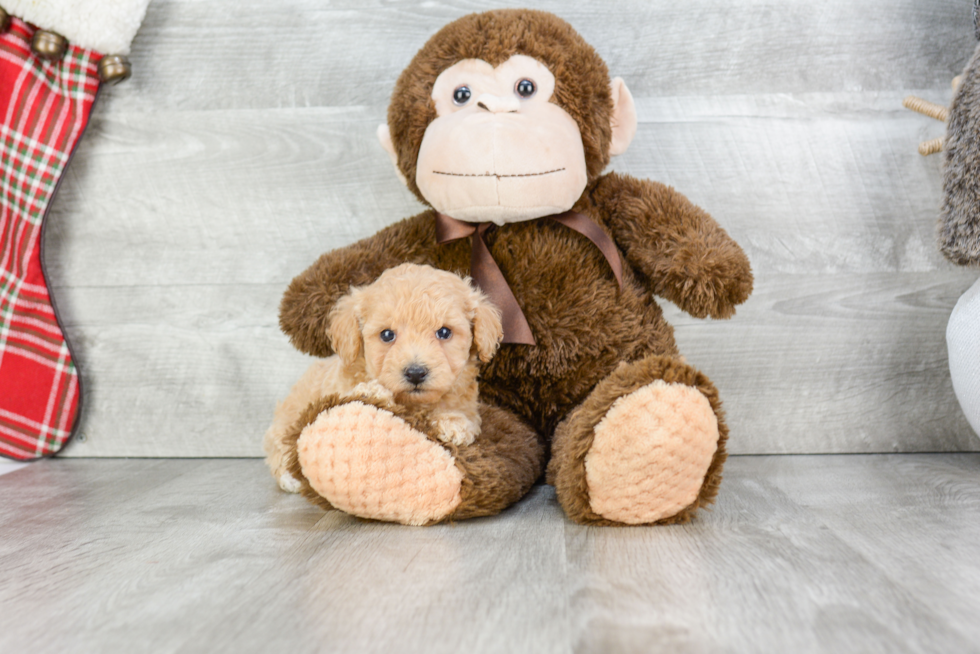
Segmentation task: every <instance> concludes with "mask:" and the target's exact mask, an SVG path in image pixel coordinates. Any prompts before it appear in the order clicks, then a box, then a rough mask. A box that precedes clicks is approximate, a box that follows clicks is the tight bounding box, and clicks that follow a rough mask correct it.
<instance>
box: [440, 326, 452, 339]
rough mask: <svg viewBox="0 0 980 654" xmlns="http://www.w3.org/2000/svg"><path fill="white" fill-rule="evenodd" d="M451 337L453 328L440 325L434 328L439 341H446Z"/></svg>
mask: <svg viewBox="0 0 980 654" xmlns="http://www.w3.org/2000/svg"><path fill="white" fill-rule="evenodd" d="M452 337H453V330H451V329H449V327H440V328H439V329H437V330H436V338H438V339H439V340H440V341H448V340H449V339H450V338H452Z"/></svg>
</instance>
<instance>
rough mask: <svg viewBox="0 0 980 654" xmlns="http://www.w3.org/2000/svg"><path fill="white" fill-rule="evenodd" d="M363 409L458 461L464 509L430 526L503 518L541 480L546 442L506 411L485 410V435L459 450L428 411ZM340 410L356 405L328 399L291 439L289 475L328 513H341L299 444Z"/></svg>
mask: <svg viewBox="0 0 980 654" xmlns="http://www.w3.org/2000/svg"><path fill="white" fill-rule="evenodd" d="M361 405H366V406H370V407H374V408H375V409H380V410H382V411H384V412H388V413H390V414H391V415H392V416H394V417H396V418H399V419H401V420H402V421H404V423H405V425H406V426H407V427H408V428H409V429H412V430H414V431H416V432H417V433H418V434H419V436H420V438H426V439H428V440H429V441H430V442H432V443H433V444H434V445H438V446H439V447H442V448H444V449H445V450H446V451H447V452H448V453H449V454H450V455H451V456H452V457H453V458H454V460H455V465H456V466H457V467H458V469H459V471H460V472H461V473H462V477H463V481H462V484H461V486H460V501H459V504H458V505H456V507H455V509H453V510H452V512H451V513H448V514H446V515H444V516H442V517H441V518H438V519H433V520H431V521H430V522H429V523H428V524H433V523H435V522H442V521H445V520H463V519H466V518H475V517H479V516H486V515H494V514H496V513H499V512H500V511H502V510H503V509H505V508H507V507H508V506H510V505H511V504H513V503H514V502H516V501H517V500H519V499H520V498H521V497H523V496H524V495H525V494H526V493H527V492H528V491H529V490H530V489H531V486H532V485H534V482H535V480H537V479H538V478H539V477H540V476H541V472H542V470H543V461H544V449H545V448H544V444H543V442H542V440H541V438H540V437H539V436H538V434H536V433H535V432H534V431H533V430H532V429H530V428H528V427H527V425H525V424H523V423H522V422H521V421H520V420H517V419H516V418H515V417H514V416H513V415H511V414H510V413H508V412H507V411H504V410H502V409H498V408H496V407H491V406H486V405H480V407H479V410H480V416H481V421H482V423H483V427H484V428H483V433H482V434H481V435H480V436H478V437H477V440H476V441H475V442H474V443H473V444H472V445H468V446H462V447H457V446H455V445H452V444H446V443H443V442H442V441H440V440H439V438H438V437H437V436H436V435H435V428H434V426H433V424H432V422H431V421H430V420H429V419H428V416H427V413H426V411H425V409H424V408H423V407H419V406H415V407H405V406H397V405H396V406H390V405H387V404H385V403H383V402H381V401H378V400H370V399H365V400H363V401H362V402H361ZM340 406H351V405H350V403H349V401H348V400H347V399H346V398H341V397H340V396H339V395H329V396H326V397H323V398H320V399H318V400H317V401H315V402H312V403H310V404H309V405H308V406H307V408H306V410H305V411H304V412H303V415H302V416H300V418H299V420H297V422H296V423H295V424H294V425H292V427H291V428H290V430H289V432H288V433H287V435H286V444H287V448H286V451H287V455H286V460H285V465H286V469H287V470H288V471H289V473H290V474H291V475H292V476H293V477H294V478H295V479H296V480H297V482H298V484H299V492H300V493H301V494H302V495H303V497H305V498H306V499H307V500H309V501H310V502H312V503H313V504H316V505H317V506H319V507H321V508H323V509H325V510H328V511H329V510H330V509H334V508H336V507H334V506H333V504H331V503H330V501H329V500H328V499H327V498H326V497H324V496H323V495H321V494H320V493H318V492H317V491H316V490H314V488H313V487H312V485H311V484H310V481H309V479H307V477H306V476H305V475H304V473H303V467H302V464H301V462H300V457H299V448H298V445H297V443H298V440H299V438H300V436H301V435H302V434H303V430H304V429H306V428H307V426H309V425H312V424H313V423H314V422H315V421H316V420H317V418H318V417H319V416H321V415H324V414H325V413H326V412H327V411H329V410H330V409H332V408H334V407H340ZM362 517H365V516H362Z"/></svg>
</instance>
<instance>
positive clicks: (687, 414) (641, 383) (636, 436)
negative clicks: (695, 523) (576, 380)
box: [549, 357, 727, 525]
mask: <svg viewBox="0 0 980 654" xmlns="http://www.w3.org/2000/svg"><path fill="white" fill-rule="evenodd" d="M726 435H727V429H725V427H724V422H723V421H722V419H721V410H720V403H719V402H718V400H717V392H716V391H715V389H714V387H713V386H712V385H711V382H710V381H708V379H707V377H705V376H704V375H702V374H701V373H698V372H697V371H696V370H694V369H693V368H691V367H690V366H688V365H686V364H684V363H682V362H680V361H678V360H676V359H671V358H668V357H651V358H649V359H644V360H643V361H640V362H636V363H632V364H627V365H625V366H621V367H620V368H618V369H617V370H616V371H615V372H614V373H613V374H612V375H610V377H608V378H607V379H605V380H603V381H602V382H600V384H599V385H598V386H597V387H596V389H595V390H594V391H593V393H592V394H591V395H590V396H589V397H588V398H587V399H586V401H585V402H584V403H583V404H582V405H581V406H580V407H579V408H578V409H577V410H576V411H575V412H574V413H573V414H572V415H571V416H570V417H569V419H568V420H566V421H565V422H564V423H563V424H562V425H560V426H559V428H558V430H557V431H556V434H555V456H554V458H553V459H552V464H551V466H550V469H549V481H552V483H554V484H555V486H556V489H557V491H558V497H559V501H560V502H561V503H562V505H563V506H564V508H565V510H566V512H568V514H569V516H570V517H571V518H572V519H574V520H577V521H579V522H584V523H591V524H629V525H636V524H651V523H669V522H683V521H687V520H689V519H690V517H691V516H692V514H693V513H694V511H695V510H696V509H697V508H698V507H699V506H702V505H704V504H707V503H710V502H711V501H712V500H713V499H714V497H715V495H716V493H717V489H718V484H719V482H720V480H721V465H722V463H723V462H724V459H725V450H724V441H725V436H726Z"/></svg>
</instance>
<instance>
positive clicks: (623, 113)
mask: <svg viewBox="0 0 980 654" xmlns="http://www.w3.org/2000/svg"><path fill="white" fill-rule="evenodd" d="M612 99H613V111H612V143H611V144H610V146H609V154H611V155H613V156H616V155H617V154H623V153H624V152H626V148H628V147H629V146H630V142H632V141H633V137H634V136H636V105H635V104H633V94H632V93H630V90H629V89H628V88H626V82H624V81H623V78H622V77H616V78H614V79H613V81H612ZM386 127H387V126H386ZM390 140H391V139H390V137H389V141H390Z"/></svg>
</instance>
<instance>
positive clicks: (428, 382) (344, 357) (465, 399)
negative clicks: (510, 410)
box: [264, 264, 502, 492]
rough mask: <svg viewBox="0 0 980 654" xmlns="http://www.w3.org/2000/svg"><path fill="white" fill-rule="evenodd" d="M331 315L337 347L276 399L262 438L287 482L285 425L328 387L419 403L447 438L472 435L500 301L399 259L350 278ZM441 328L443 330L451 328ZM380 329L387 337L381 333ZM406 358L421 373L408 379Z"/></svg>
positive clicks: (385, 401) (331, 391)
mask: <svg viewBox="0 0 980 654" xmlns="http://www.w3.org/2000/svg"><path fill="white" fill-rule="evenodd" d="M329 320H330V327H329V329H328V331H327V334H328V336H329V338H330V341H331V344H332V346H333V348H334V351H335V352H336V353H337V354H336V355H334V356H331V357H329V358H327V359H324V360H321V361H317V362H315V363H314V364H313V365H312V366H310V368H309V369H308V370H307V371H306V373H305V374H304V375H303V377H302V378H300V380H299V382H297V383H296V385H295V386H294V387H293V389H292V391H290V394H289V396H288V397H287V398H286V399H285V400H284V401H283V402H281V403H280V404H279V405H278V407H277V408H276V412H275V416H274V419H273V423H272V425H271V426H270V427H269V430H268V431H267V432H266V435H265V438H264V445H265V450H266V455H267V461H268V464H269V468H270V470H271V471H272V474H273V476H275V477H276V479H277V480H278V481H279V484H280V486H281V487H282V488H283V489H284V490H288V491H292V492H295V491H296V490H297V486H296V484H297V481H296V478H295V477H289V476H288V475H284V474H283V473H284V472H286V468H287V466H286V464H285V462H284V457H285V454H286V444H285V438H286V436H287V434H288V432H289V429H290V428H291V427H292V426H293V425H295V424H296V421H297V420H298V419H299V418H300V416H301V415H304V414H305V412H306V410H307V407H308V406H309V405H310V404H311V403H312V402H315V401H316V400H318V399H320V398H322V397H325V396H328V395H338V396H342V397H346V398H348V399H350V398H352V397H357V398H358V399H365V398H370V399H375V400H378V401H380V402H381V404H382V405H383V406H390V405H391V404H392V403H397V404H401V405H407V406H424V407H425V408H426V409H427V411H428V412H429V413H430V415H431V419H432V421H433V424H434V429H435V433H436V434H438V435H439V437H440V438H441V439H442V440H443V441H445V442H451V443H454V444H456V445H467V444H469V443H472V442H473V440H474V438H475V437H476V435H477V434H478V433H479V432H480V414H479V412H478V411H477V395H478V384H477V375H478V374H479V366H480V364H481V363H484V362H487V361H489V360H490V358H491V357H492V356H493V355H494V353H495V352H496V351H497V347H498V344H499V341H500V339H501V336H502V330H501V325H500V314H499V311H498V310H497V309H496V308H495V307H494V306H493V305H491V304H490V302H489V301H488V300H487V298H486V297H485V296H484V295H483V293H481V292H480V291H478V290H477V289H475V288H474V287H473V286H472V285H471V283H470V282H469V280H466V279H463V278H460V277H459V276H457V275H454V274H451V273H448V272H445V271H442V270H436V269H435V268H432V267H430V266H418V265H414V264H403V265H401V266H397V267H395V268H392V269H390V270H388V271H386V272H385V273H384V274H382V275H381V276H380V277H379V278H378V279H377V281H375V282H374V283H373V284H371V285H369V286H365V287H361V288H352V289H351V290H350V293H348V294H347V295H346V296H344V297H342V298H340V300H339V301H338V302H337V303H336V305H335V307H334V309H333V311H332V312H331V314H330V319H329ZM440 329H448V330H449V336H448V338H441V337H440V335H439V334H438V333H437V332H439V330H440ZM382 332H389V333H390V335H391V337H392V340H391V341H390V342H385V341H383V340H382V339H381V333H382ZM445 335H446V334H445V333H442V336H445ZM410 368H414V369H415V370H417V371H419V370H421V371H424V379H423V380H421V381H418V380H417V378H416V379H415V380H411V379H409V376H408V371H409V369H410Z"/></svg>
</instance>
